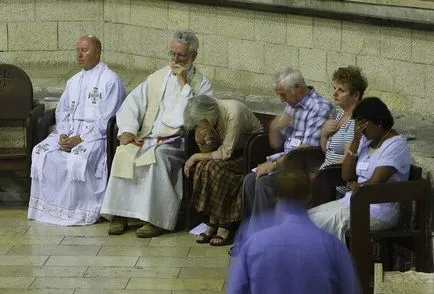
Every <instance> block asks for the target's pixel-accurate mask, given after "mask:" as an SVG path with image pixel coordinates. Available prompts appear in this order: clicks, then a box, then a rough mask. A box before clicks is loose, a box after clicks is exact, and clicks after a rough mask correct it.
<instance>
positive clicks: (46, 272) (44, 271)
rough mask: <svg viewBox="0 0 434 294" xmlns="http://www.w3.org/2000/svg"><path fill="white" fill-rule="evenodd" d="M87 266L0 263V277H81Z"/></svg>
mask: <svg viewBox="0 0 434 294" xmlns="http://www.w3.org/2000/svg"><path fill="white" fill-rule="evenodd" d="M86 269H87V267H86V266H83V267H79V266H71V267H70V266H67V267H62V266H46V265H45V266H31V265H0V277H83V275H84V273H85V272H86Z"/></svg>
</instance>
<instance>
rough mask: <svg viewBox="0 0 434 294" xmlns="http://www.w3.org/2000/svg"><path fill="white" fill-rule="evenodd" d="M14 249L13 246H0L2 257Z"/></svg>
mask: <svg viewBox="0 0 434 294" xmlns="http://www.w3.org/2000/svg"><path fill="white" fill-rule="evenodd" d="M12 247H13V245H5V244H3V245H2V244H0V255H5V254H7V253H8V252H9V250H11V248H12Z"/></svg>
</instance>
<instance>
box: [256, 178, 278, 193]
mask: <svg viewBox="0 0 434 294" xmlns="http://www.w3.org/2000/svg"><path fill="white" fill-rule="evenodd" d="M275 185H276V182H275V179H274V176H269V175H265V176H262V177H259V178H257V179H256V184H255V189H256V190H259V191H264V190H269V189H274V188H275Z"/></svg>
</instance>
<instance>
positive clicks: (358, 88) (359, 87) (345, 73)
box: [332, 65, 368, 99]
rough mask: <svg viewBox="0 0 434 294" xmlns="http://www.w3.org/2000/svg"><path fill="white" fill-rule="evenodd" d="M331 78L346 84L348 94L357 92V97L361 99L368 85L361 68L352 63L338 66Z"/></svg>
mask: <svg viewBox="0 0 434 294" xmlns="http://www.w3.org/2000/svg"><path fill="white" fill-rule="evenodd" d="M332 80H333V81H336V82H339V83H342V84H344V85H345V86H347V87H348V90H349V91H350V94H354V93H356V92H359V99H362V97H363V94H364V93H365V90H366V88H367V87H368V80H367V79H366V77H365V76H364V75H363V74H362V70H361V69H360V68H359V67H357V66H354V65H350V66H347V67H340V68H338V69H337V70H336V71H335V72H334V73H333V77H332Z"/></svg>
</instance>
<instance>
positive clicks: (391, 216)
mask: <svg viewBox="0 0 434 294" xmlns="http://www.w3.org/2000/svg"><path fill="white" fill-rule="evenodd" d="M353 119H355V121H356V126H355V130H354V139H353V141H352V143H351V145H350V148H349V150H348V153H347V155H346V156H345V157H344V160H343V162H342V179H343V180H344V181H346V182H347V187H348V188H349V189H350V190H351V191H350V192H347V193H346V194H345V197H344V198H341V199H339V200H336V201H331V202H328V203H326V204H323V205H320V206H317V207H314V208H312V209H310V210H309V216H310V218H311V219H312V221H313V222H314V223H315V224H316V225H317V226H318V227H320V228H322V229H324V230H326V231H328V232H330V233H332V234H334V235H336V236H337V237H338V238H339V239H340V240H341V241H343V242H345V233H346V231H348V230H349V225H350V197H351V194H352V191H354V190H355V189H356V188H357V187H358V186H361V185H372V184H378V183H385V182H398V181H405V180H408V177H409V174H410V164H411V157H410V151H409V148H408V145H407V140H406V138H405V137H404V136H402V135H400V134H399V133H398V132H397V131H396V130H394V129H393V128H392V127H393V123H394V121H393V117H392V114H391V113H390V111H389V109H388V108H387V106H386V105H385V104H384V103H383V102H382V101H381V100H380V99H379V98H377V97H369V98H365V99H363V100H362V101H361V102H360V103H359V104H358V105H357V106H356V108H355V109H354V111H353ZM398 217H399V204H398V203H383V204H373V205H371V206H370V218H371V221H370V224H371V225H370V226H371V230H384V229H387V228H390V227H392V226H394V225H395V224H396V222H397V220H398Z"/></svg>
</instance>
